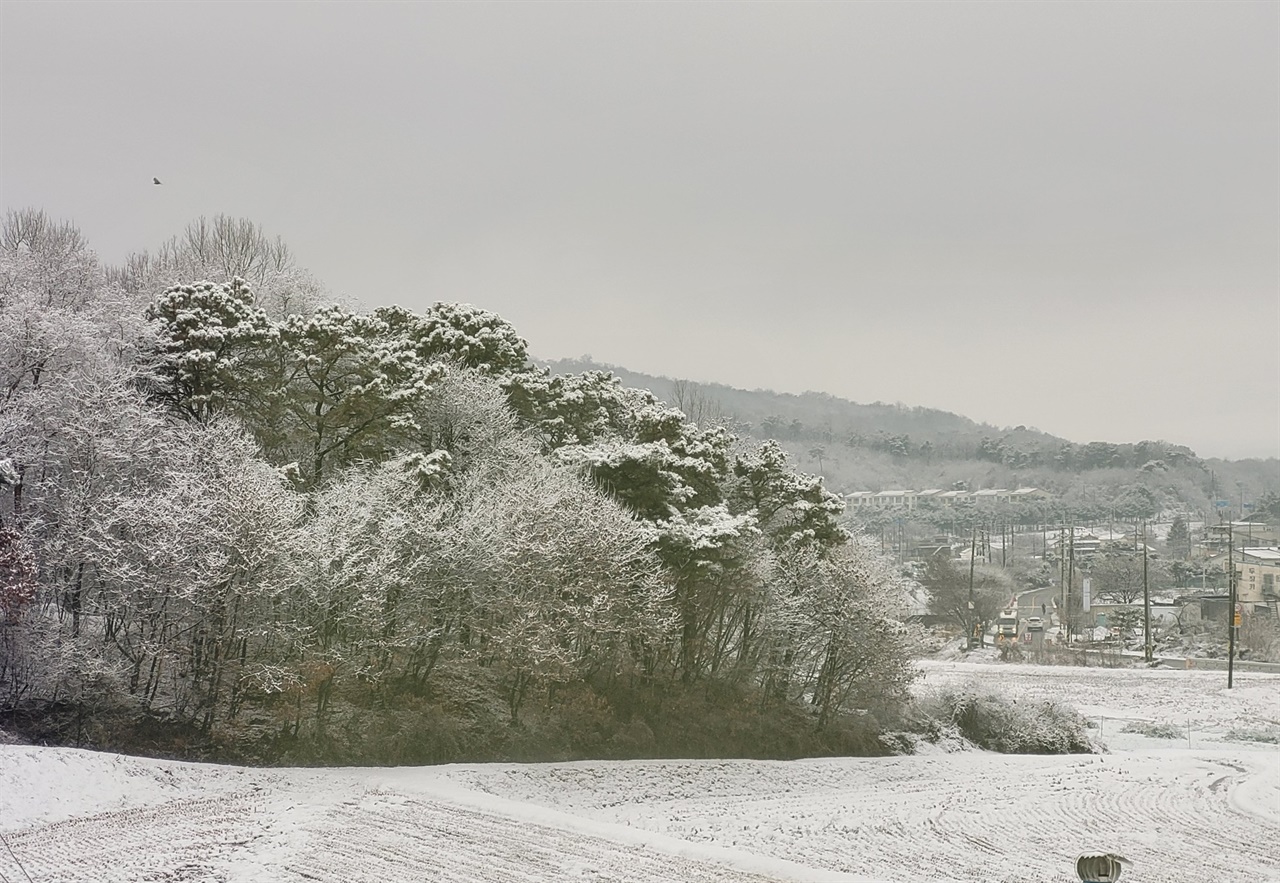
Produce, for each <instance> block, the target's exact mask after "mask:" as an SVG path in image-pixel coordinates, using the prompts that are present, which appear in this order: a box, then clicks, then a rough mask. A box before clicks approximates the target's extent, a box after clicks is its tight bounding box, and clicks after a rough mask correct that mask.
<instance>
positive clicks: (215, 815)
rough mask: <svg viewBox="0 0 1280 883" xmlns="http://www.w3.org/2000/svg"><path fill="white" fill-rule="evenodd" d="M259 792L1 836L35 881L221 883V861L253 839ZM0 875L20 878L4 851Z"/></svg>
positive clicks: (94, 817)
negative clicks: (185, 882)
mask: <svg viewBox="0 0 1280 883" xmlns="http://www.w3.org/2000/svg"><path fill="white" fill-rule="evenodd" d="M257 801H258V795H257V792H246V793H241V794H232V795H227V796H222V797H212V798H197V799H194V800H174V801H171V802H169V803H165V804H162V805H160V806H148V807H137V808H132V809H124V810H117V811H115V812H106V813H98V814H96V815H92V816H88V817H84V818H78V819H71V820H68V821H61V822H54V823H51V824H45V825H38V826H35V827H31V828H25V829H22V830H18V831H14V832H10V833H9V834H7V835H6V838H5V839H6V840H7V841H8V843H9V847H10V849H12V850H13V853H14V855H15V856H17V858H18V860H19V861H21V862H22V867H23V868H24V869H25V872H26V874H29V875H30V877H31V879H32V880H35V881H37V883H43V881H58V883H82V881H83V883H161V881H163V883H177V881H190V883H222V881H223V880H224V879H225V878H224V877H223V876H222V874H221V872H219V871H218V870H217V866H218V864H219V862H220V860H221V859H222V858H224V857H226V856H228V855H230V854H231V853H233V852H235V851H236V850H237V849H239V848H241V847H242V846H243V845H244V844H246V843H247V842H249V841H250V840H251V839H253V837H254V835H255V827H256V826H255V823H254V821H253V817H254V811H255V808H256V804H257ZM0 873H3V874H4V875H5V876H6V877H7V878H8V879H9V880H11V881H17V880H25V879H26V877H25V876H24V875H23V871H22V870H20V869H19V868H18V867H17V866H16V865H15V864H14V862H13V859H12V858H11V857H10V856H9V855H8V853H7V852H6V853H0Z"/></svg>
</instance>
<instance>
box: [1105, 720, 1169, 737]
mask: <svg viewBox="0 0 1280 883" xmlns="http://www.w3.org/2000/svg"><path fill="white" fill-rule="evenodd" d="M1120 732H1122V733H1137V734H1138V735H1140V736H1150V737H1151V738H1152V739H1177V738H1180V737H1181V736H1182V735H1183V734H1184V733H1183V730H1182V728H1181V727H1179V726H1178V725H1177V724H1171V723H1168V722H1167V721H1162V722H1160V723H1156V722H1155V721H1130V722H1129V723H1127V724H1125V725H1124V726H1123V727H1121V729H1120Z"/></svg>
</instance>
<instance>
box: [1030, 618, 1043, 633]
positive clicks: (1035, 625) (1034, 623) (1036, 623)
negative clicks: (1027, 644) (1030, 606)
mask: <svg viewBox="0 0 1280 883" xmlns="http://www.w3.org/2000/svg"><path fill="white" fill-rule="evenodd" d="M1027 631H1029V632H1042V631H1044V620H1043V619H1041V618H1040V617H1038V616H1028V617H1027Z"/></svg>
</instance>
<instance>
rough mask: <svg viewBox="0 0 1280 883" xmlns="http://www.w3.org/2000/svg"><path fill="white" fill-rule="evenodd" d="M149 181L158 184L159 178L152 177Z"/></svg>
mask: <svg viewBox="0 0 1280 883" xmlns="http://www.w3.org/2000/svg"><path fill="white" fill-rule="evenodd" d="M151 183H152V184H159V183H160V179H159V178H152V179H151Z"/></svg>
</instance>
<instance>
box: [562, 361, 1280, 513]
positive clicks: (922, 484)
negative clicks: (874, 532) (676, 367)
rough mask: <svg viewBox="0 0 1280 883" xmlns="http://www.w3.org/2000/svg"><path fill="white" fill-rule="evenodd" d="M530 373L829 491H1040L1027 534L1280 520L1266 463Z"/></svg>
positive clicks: (741, 393) (1279, 496) (813, 398)
mask: <svg viewBox="0 0 1280 883" xmlns="http://www.w3.org/2000/svg"><path fill="white" fill-rule="evenodd" d="M542 364H544V365H545V366H546V367H548V368H549V369H550V370H551V371H552V372H565V373H573V372H582V371H600V370H607V371H610V372H611V373H613V374H614V375H615V376H617V377H619V378H621V379H622V381H623V382H624V383H626V384H628V385H630V386H634V387H637V388H641V389H647V390H649V391H651V392H652V393H653V394H654V395H655V396H657V397H658V398H659V399H661V400H663V401H667V402H671V403H672V404H674V405H675V406H677V407H680V408H681V409H682V410H684V411H685V412H686V413H688V414H689V415H690V416H691V417H693V418H694V419H695V420H696V421H697V422H698V423H699V424H700V425H722V426H726V427H729V428H730V429H731V431H733V432H734V433H735V434H736V435H738V436H739V437H741V438H753V439H757V440H761V441H764V440H772V441H776V442H777V443H778V444H779V445H781V446H782V447H783V448H784V449H785V450H786V451H787V452H788V454H789V455H790V458H791V462H792V463H793V464H794V465H795V466H796V467H798V468H801V469H804V470H806V471H812V472H813V473H814V474H818V475H821V476H823V478H824V479H825V483H826V486H827V487H828V488H829V489H830V490H832V491H835V492H839V493H847V492H850V491H865V490H870V491H879V490H889V489H915V490H923V489H926V488H941V489H945V490H950V489H953V488H960V489H965V490H980V489H983V488H996V487H1003V488H1009V489H1013V488H1016V487H1037V488H1040V489H1043V490H1045V491H1047V492H1048V493H1049V494H1051V495H1052V500H1051V501H1049V502H1046V503H1041V504H1036V505H1028V506H1022V507H1020V508H1019V509H1018V510H1017V511H1013V512H1010V513H1007V514H1008V515H1009V517H1011V518H1013V519H1015V520H1020V521H1022V522H1025V523H1027V524H1041V523H1046V522H1049V523H1063V522H1066V521H1073V522H1075V523H1077V524H1087V523H1099V522H1101V523H1106V522H1108V521H1109V520H1110V521H1114V520H1115V519H1116V518H1120V519H1131V520H1132V519H1141V518H1146V519H1152V518H1159V517H1162V516H1163V517H1166V518H1171V517H1173V514H1175V513H1176V514H1183V515H1185V516H1188V517H1191V518H1193V519H1195V518H1201V519H1203V518H1205V517H1208V518H1210V519H1216V518H1217V516H1218V514H1219V513H1220V512H1221V510H1222V507H1221V506H1220V505H1218V504H1220V503H1221V502H1222V501H1224V500H1225V501H1227V502H1228V503H1229V504H1230V505H1229V506H1228V507H1227V508H1230V509H1231V510H1232V511H1234V512H1235V513H1237V514H1238V513H1239V512H1240V507H1241V504H1243V503H1246V502H1247V503H1248V504H1249V505H1250V509H1249V511H1250V512H1254V513H1258V514H1261V513H1264V512H1267V513H1271V517H1277V516H1276V514H1275V513H1280V461H1277V460H1276V459H1274V458H1271V459H1266V460H1258V459H1253V460H1222V459H1215V458H1205V457H1200V456H1198V455H1197V453H1196V452H1195V451H1193V450H1192V449H1191V448H1189V447H1187V446H1186V445H1181V444H1177V443H1175V442H1171V441H1161V440H1143V441H1136V442H1119V441H1114V440H1111V441H1102V440H1098V441H1088V442H1079V441H1070V440H1068V439H1065V438H1060V437H1058V436H1054V435H1051V434H1049V433H1046V432H1042V431H1040V430H1038V429H1035V428H1032V427H1027V426H1013V427H1008V426H1006V427H998V426H993V425H990V424H985V423H977V422H975V421H973V420H970V419H968V418H966V417H962V416H960V415H957V414H952V413H949V412H946V411H940V410H937V409H934V408H923V407H910V406H907V405H903V404H901V403H894V404H889V403H885V402H875V403H872V404H859V403H857V402H852V401H848V400H846V399H841V398H837V397H836V396H832V395H829V394H826V393H817V392H806V393H802V394H799V395H795V394H789V393H778V392H773V391H771V390H759V389H757V390H745V389H737V388H734V387H731V386H726V385H724V384H719V383H699V382H696V381H693V380H685V379H673V378H670V377H659V376H654V375H650V374H643V373H640V372H636V371H632V370H628V369H626V368H623V367H619V366H613V365H607V364H603V363H601V362H598V361H596V360H594V359H592V358H591V357H590V356H583V357H581V358H578V359H560V360H555V361H550V362H544V363H542ZM1011 370H1023V371H1032V370H1036V369H1034V368H1033V367H1018V368H1015V369H1011ZM993 394H998V393H993ZM1046 394H1051V393H1046ZM1103 394H1105V389H1104V388H1102V387H1100V389H1099V395H1103ZM928 514H929V513H927V512H924V513H920V514H919V517H920V518H924V517H925V516H927V515H928ZM871 517H872V520H874V517H875V515H874V513H872V514H871ZM952 517H954V516H953V514H951V513H949V514H948V518H952ZM868 526H873V527H874V525H868Z"/></svg>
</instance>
